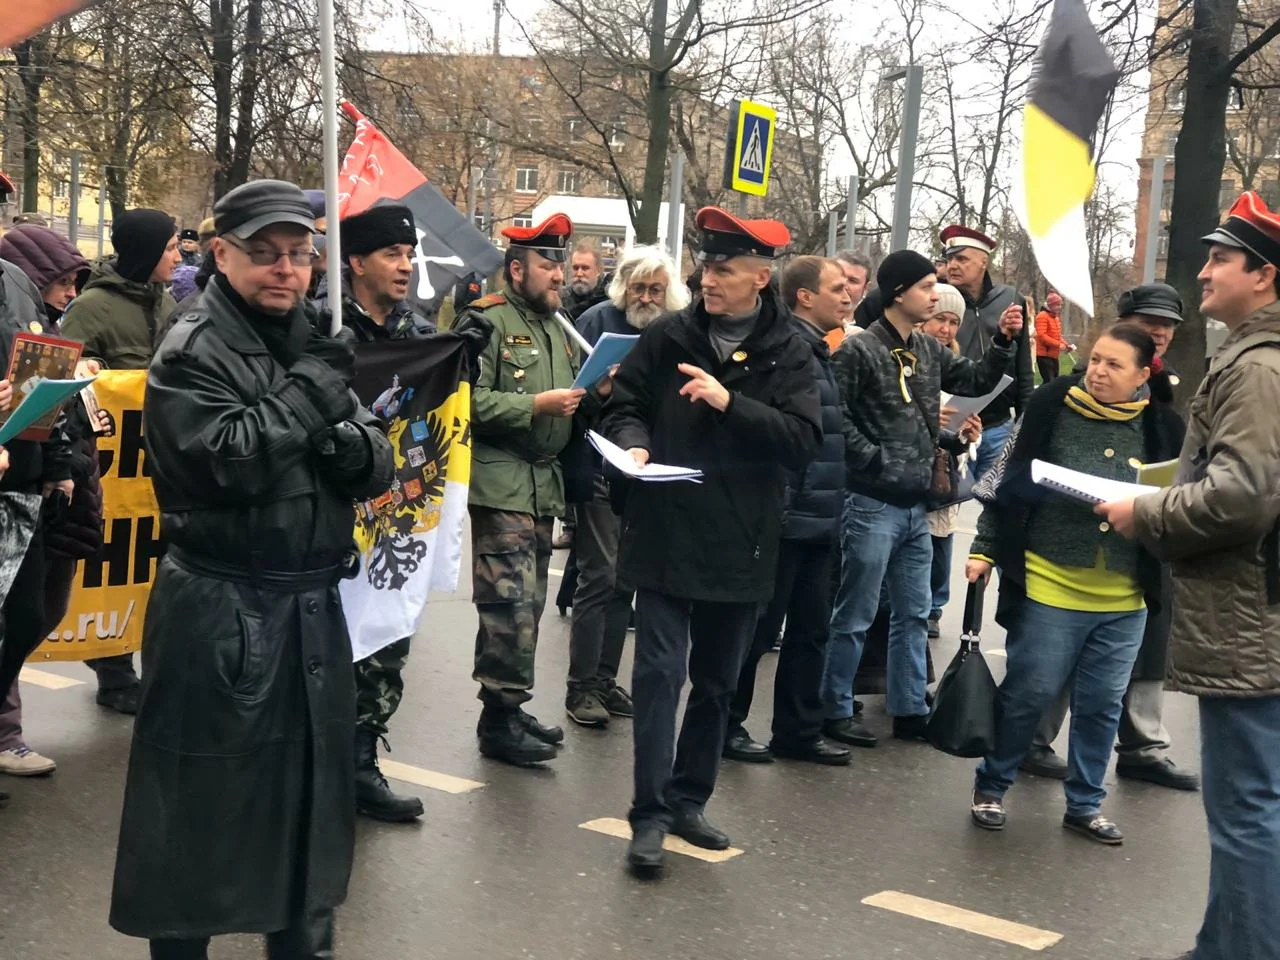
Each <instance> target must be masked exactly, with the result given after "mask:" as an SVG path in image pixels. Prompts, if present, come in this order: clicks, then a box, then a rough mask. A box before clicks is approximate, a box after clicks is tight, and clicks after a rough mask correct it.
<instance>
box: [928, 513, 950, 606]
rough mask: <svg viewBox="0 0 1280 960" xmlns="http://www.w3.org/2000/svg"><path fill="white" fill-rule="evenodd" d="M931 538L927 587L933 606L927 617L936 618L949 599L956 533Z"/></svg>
mask: <svg viewBox="0 0 1280 960" xmlns="http://www.w3.org/2000/svg"><path fill="white" fill-rule="evenodd" d="M930 539H932V540H933V563H932V565H931V567H930V573H929V589H930V591H931V592H932V593H933V606H932V609H930V611H929V617H930V619H933V620H938V619H940V618H941V617H942V608H943V607H945V606H946V605H947V601H948V600H950V599H951V547H952V545H953V544H954V543H955V539H956V535H955V534H954V533H951V534H948V535H947V536H945V537H931V538H930Z"/></svg>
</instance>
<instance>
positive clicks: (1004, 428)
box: [973, 420, 1013, 483]
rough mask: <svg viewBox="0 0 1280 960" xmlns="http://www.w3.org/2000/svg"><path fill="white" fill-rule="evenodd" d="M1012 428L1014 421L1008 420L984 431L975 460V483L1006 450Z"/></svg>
mask: <svg viewBox="0 0 1280 960" xmlns="http://www.w3.org/2000/svg"><path fill="white" fill-rule="evenodd" d="M1012 426H1013V421H1012V420H1006V421H1005V422H1004V423H1002V424H1000V425H998V426H995V427H985V428H984V429H983V431H982V439H981V440H979V441H978V455H977V456H976V457H974V458H973V482H974V483H977V482H978V481H979V480H981V479H982V475H983V474H984V473H986V472H987V471H988V470H990V469H991V465H992V464H993V463H995V462H996V457H998V456H1000V451H1001V450H1003V449H1004V443H1005V441H1006V440H1008V439H1009V428H1010V427H1012Z"/></svg>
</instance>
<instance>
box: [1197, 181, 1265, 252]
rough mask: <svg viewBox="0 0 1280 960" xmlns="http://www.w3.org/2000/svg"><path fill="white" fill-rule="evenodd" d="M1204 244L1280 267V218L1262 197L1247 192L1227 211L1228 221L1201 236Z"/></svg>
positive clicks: (1249, 191)
mask: <svg viewBox="0 0 1280 960" xmlns="http://www.w3.org/2000/svg"><path fill="white" fill-rule="evenodd" d="M1201 239H1202V240H1204V242H1205V243H1219V244H1221V245H1222V246H1224V247H1236V248H1237V249H1239V250H1248V251H1249V252H1250V253H1252V254H1253V255H1254V256H1256V257H1258V258H1260V259H1261V260H1263V261H1264V262H1266V263H1269V264H1272V265H1273V266H1276V267H1280V216H1277V215H1276V214H1274V213H1272V212H1271V211H1270V210H1268V209H1267V205H1266V204H1265V203H1263V202H1262V197H1260V196H1258V194H1257V193H1256V192H1254V191H1253V190H1246V191H1245V192H1244V193H1242V194H1241V195H1240V199H1239V200H1237V201H1236V202H1235V203H1233V204H1232V205H1231V209H1230V210H1228V211H1227V220H1226V222H1225V223H1224V224H1222V226H1220V227H1218V229H1217V230H1215V231H1213V233H1211V234H1209V235H1208V236H1207V237H1202V238H1201Z"/></svg>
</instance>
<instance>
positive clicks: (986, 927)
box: [862, 890, 1062, 950]
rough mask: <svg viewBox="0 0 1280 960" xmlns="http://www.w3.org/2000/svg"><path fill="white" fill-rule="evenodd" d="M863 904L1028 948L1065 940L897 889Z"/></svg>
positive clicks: (885, 892) (1043, 947)
mask: <svg viewBox="0 0 1280 960" xmlns="http://www.w3.org/2000/svg"><path fill="white" fill-rule="evenodd" d="M862 902H863V903H865V904H867V905H868V906H871V907H880V908H881V909H883V910H892V911H893V912H894V913H901V914H904V915H905V916H908V917H915V918H916V919H917V920H927V921H929V922H930V923H940V924H942V925H943V926H945V927H954V928H955V929H957V930H964V931H965V932H967V933H976V934H978V935H979V936H981V937H988V938H990V939H992V940H999V941H1001V942H1002V943H1011V944H1013V945H1014V946H1015V947H1026V948H1027V949H1028V950H1044V949H1046V948H1048V947H1052V946H1053V945H1054V944H1055V943H1058V942H1059V941H1061V940H1062V934H1060V933H1054V932H1052V931H1050V930H1040V929H1038V928H1036V927H1029V926H1027V925H1026V924H1023V923H1014V922H1013V921H1012V920H1001V919H1000V918H999V917H991V916H988V915H987V914H985V913H975V912H974V911H972V910H965V909H964V908H963V907H953V906H952V905H951V904H949V903H939V902H938V901H937V900H926V899H925V898H924V897H915V896H912V895H911V894H909V893H901V892H900V891H897V890H885V891H882V892H881V893H877V894H874V895H872V896H870V897H867V898H865V899H864V900H863V901H862Z"/></svg>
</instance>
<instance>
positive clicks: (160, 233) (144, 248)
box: [111, 208, 178, 283]
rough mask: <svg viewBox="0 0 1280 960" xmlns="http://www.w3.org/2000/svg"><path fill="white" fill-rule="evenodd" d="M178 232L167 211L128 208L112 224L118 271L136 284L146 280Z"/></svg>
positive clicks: (112, 239) (112, 242)
mask: <svg viewBox="0 0 1280 960" xmlns="http://www.w3.org/2000/svg"><path fill="white" fill-rule="evenodd" d="M177 232H178V228H177V225H176V224H175V223H174V222H173V217H171V216H169V215H168V214H167V213H165V212H164V211H163V210H147V209H145V208H144V209H138V210H126V211H125V212H124V213H122V214H121V215H120V216H119V217H117V218H116V221H115V223H114V224H112V226H111V245H112V246H113V247H115V249H116V272H117V273H118V274H120V276H122V277H124V278H125V279H126V280H132V281H133V282H134V283H146V282H147V281H148V280H150V279H151V274H152V272H153V271H154V270H155V268H156V264H158V263H159V262H160V258H161V257H162V256H164V248H165V247H167V246H168V245H169V241H170V240H172V239H173V237H174V234H176V233H177Z"/></svg>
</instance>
